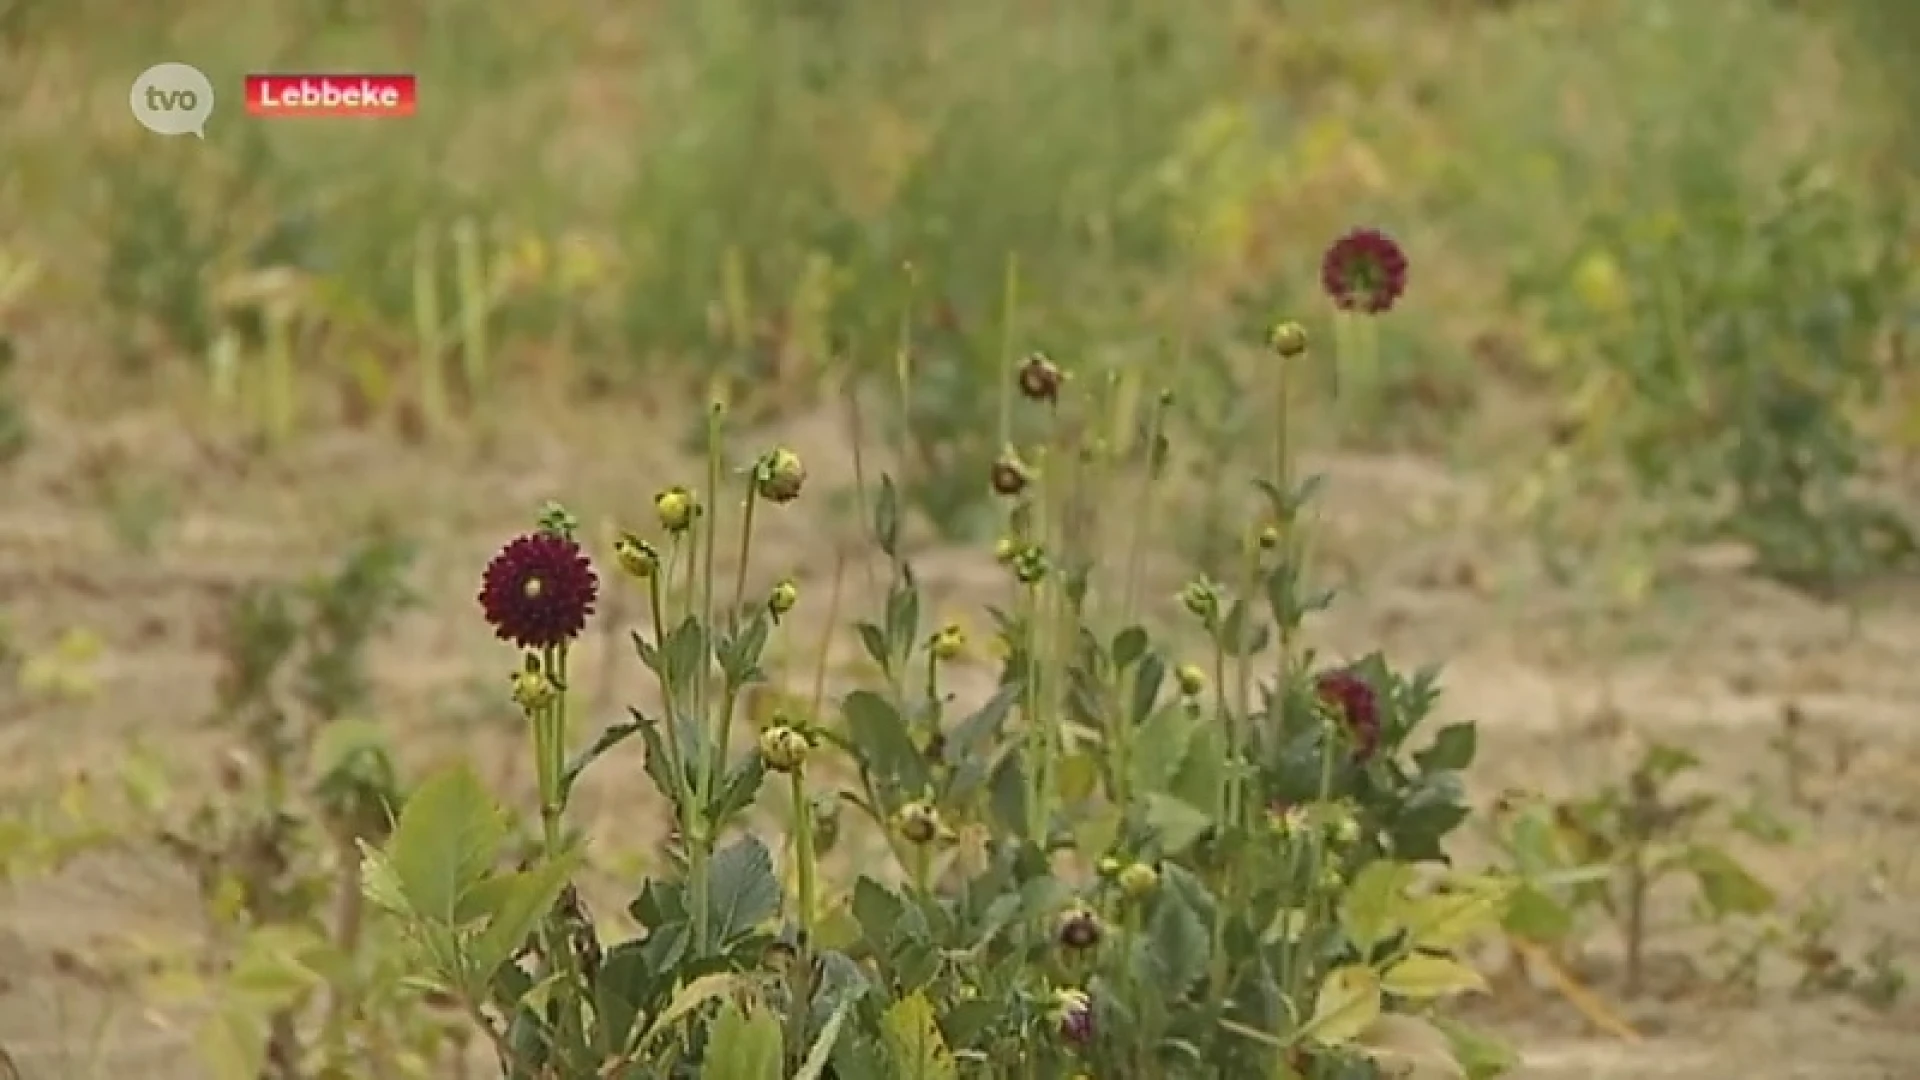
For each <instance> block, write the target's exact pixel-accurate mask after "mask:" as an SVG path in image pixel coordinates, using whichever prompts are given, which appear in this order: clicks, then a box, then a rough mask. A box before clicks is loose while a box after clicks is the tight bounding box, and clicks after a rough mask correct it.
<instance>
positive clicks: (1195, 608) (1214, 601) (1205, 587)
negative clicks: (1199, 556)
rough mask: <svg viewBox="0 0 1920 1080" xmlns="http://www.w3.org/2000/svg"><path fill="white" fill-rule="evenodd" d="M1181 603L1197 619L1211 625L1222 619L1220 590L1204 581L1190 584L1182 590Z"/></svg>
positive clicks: (1209, 582) (1211, 583)
mask: <svg viewBox="0 0 1920 1080" xmlns="http://www.w3.org/2000/svg"><path fill="white" fill-rule="evenodd" d="M1180 603H1181V605H1182V606H1184V607H1185V608H1186V609H1187V610H1188V611H1189V612H1191V613H1192V614H1193V615H1194V616H1195V617H1197V618H1200V619H1204V620H1206V621H1207V622H1210V623H1211V622H1213V621H1214V620H1217V619H1218V618H1219V617H1220V588H1219V586H1217V585H1215V584H1214V583H1213V582H1211V581H1207V580H1204V579H1202V580H1199V581H1191V582H1188V583H1187V586H1186V588H1184V589H1181V590H1180Z"/></svg>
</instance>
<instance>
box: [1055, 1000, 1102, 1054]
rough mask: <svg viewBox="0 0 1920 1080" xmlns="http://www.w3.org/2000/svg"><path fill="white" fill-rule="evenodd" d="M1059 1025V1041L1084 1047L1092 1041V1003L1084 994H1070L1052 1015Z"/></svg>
mask: <svg viewBox="0 0 1920 1080" xmlns="http://www.w3.org/2000/svg"><path fill="white" fill-rule="evenodd" d="M1054 1015H1055V1017H1056V1018H1057V1019H1058V1020H1059V1023H1060V1039H1061V1041H1063V1042H1065V1043H1067V1044H1069V1045H1072V1046H1085V1045H1087V1044H1088V1043H1091V1042H1092V1041H1093V1002H1091V1001H1089V1000H1088V999H1087V996H1086V995H1085V994H1084V993H1072V994H1071V995H1070V996H1068V997H1067V1000H1064V1001H1062V1002H1061V1003H1060V1006H1059V1008H1058V1009H1057V1010H1056V1011H1055V1013H1054Z"/></svg>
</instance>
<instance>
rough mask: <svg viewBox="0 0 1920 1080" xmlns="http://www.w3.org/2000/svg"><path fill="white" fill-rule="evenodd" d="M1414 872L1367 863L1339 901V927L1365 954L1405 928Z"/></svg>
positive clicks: (1405, 867) (1402, 866) (1393, 865)
mask: <svg viewBox="0 0 1920 1080" xmlns="http://www.w3.org/2000/svg"><path fill="white" fill-rule="evenodd" d="M1413 880H1414V869H1413V867H1411V866H1408V865H1407V864H1405V863H1397V862H1389V861H1386V860H1382V861H1379V862H1372V863H1368V864H1367V865H1366V866H1365V867H1364V868H1362V869H1361V871H1360V873H1359V874H1357V875H1356V876H1355V877H1354V879H1353V884H1352V885H1350V886H1349V887H1348V888H1347V894H1346V896H1344V897H1342V898H1341V901H1340V928H1341V929H1342V930H1343V931H1345V932H1346V935H1347V937H1348V939H1349V940H1351V941H1352V942H1353V947H1354V948H1356V949H1358V950H1360V952H1361V954H1362V955H1366V954H1369V953H1371V952H1373V949H1374V946H1376V945H1378V944H1380V943H1381V942H1383V941H1385V940H1387V939H1388V938H1390V937H1392V936H1393V935H1394V934H1396V933H1398V932H1399V931H1400V930H1401V929H1402V928H1403V927H1404V923H1403V921H1402V920H1403V916H1404V914H1405V912H1404V910H1403V909H1404V908H1405V907H1406V906H1407V905H1406V895H1407V889H1408V888H1409V887H1410V886H1412V885H1413Z"/></svg>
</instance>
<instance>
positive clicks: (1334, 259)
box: [1320, 229, 1407, 315]
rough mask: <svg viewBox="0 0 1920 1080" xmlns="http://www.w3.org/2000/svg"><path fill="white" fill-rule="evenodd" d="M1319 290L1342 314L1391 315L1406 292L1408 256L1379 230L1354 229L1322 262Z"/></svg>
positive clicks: (1334, 245)
mask: <svg viewBox="0 0 1920 1080" xmlns="http://www.w3.org/2000/svg"><path fill="white" fill-rule="evenodd" d="M1320 286H1321V288H1323V289H1325V290H1326V291H1327V296H1328V297H1330V298H1331V299H1332V300H1333V302H1334V305H1335V306H1336V307H1338V308H1339V309H1340V310H1342V311H1358V312H1362V313H1364V314H1367V315H1378V314H1381V313H1383V312H1386V311H1391V310H1392V309H1393V305H1394V304H1395V303H1397V302H1398V301H1399V299H1400V296H1401V294H1403V293H1405V292H1406V291H1407V253H1406V252H1404V251H1402V250H1400V245H1399V244H1397V243H1395V242H1394V240H1393V237H1391V236H1388V235H1387V234H1386V233H1383V232H1381V231H1380V230H1378V229H1353V230H1351V231H1349V232H1348V233H1347V234H1346V235H1344V236H1342V237H1341V238H1340V239H1338V240H1335V241H1334V242H1333V244H1332V245H1331V246H1330V247H1328V248H1327V253H1326V255H1325V257H1323V258H1322V259H1321V260H1320Z"/></svg>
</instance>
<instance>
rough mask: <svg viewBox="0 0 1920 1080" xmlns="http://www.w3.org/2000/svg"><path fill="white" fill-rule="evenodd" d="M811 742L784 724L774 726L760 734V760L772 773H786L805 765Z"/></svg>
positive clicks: (811, 747) (811, 746) (801, 733)
mask: <svg viewBox="0 0 1920 1080" xmlns="http://www.w3.org/2000/svg"><path fill="white" fill-rule="evenodd" d="M812 749H813V740H812V739H809V738H807V736H806V734H805V733H803V732H800V731H796V730H794V729H793V728H790V727H788V726H786V725H785V724H776V725H774V726H773V727H770V728H768V729H767V730H765V731H763V732H761V733H760V758H761V760H763V761H765V762H766V763H767V768H768V769H770V770H772V771H773V772H778V773H787V772H792V771H794V770H795V769H798V768H799V767H800V766H801V765H803V764H805V762H806V760H807V753H808V751H810V750H812Z"/></svg>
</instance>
